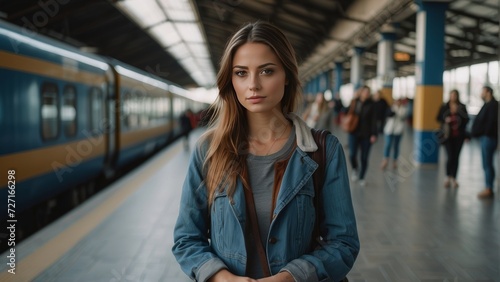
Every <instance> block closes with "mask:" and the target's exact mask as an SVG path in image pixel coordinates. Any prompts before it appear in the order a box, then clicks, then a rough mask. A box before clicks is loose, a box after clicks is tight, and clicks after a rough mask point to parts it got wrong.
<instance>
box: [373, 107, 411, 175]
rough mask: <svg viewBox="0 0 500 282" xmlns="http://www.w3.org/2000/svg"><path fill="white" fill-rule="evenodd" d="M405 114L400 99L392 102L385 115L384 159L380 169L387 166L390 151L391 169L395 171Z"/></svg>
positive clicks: (406, 112)
mask: <svg viewBox="0 0 500 282" xmlns="http://www.w3.org/2000/svg"><path fill="white" fill-rule="evenodd" d="M407 114H408V110H407V108H406V106H405V105H404V104H403V102H402V101H401V100H400V99H398V100H395V101H394V104H393V105H392V106H391V108H390V109H389V111H388V113H387V121H386V124H385V126H384V139H385V142H384V159H383V160H382V164H381V165H380V167H381V168H382V169H385V168H386V167H387V165H388V164H389V157H390V155H391V149H392V150H393V157H392V159H393V163H392V167H393V168H394V169H396V168H397V166H398V157H399V141H401V136H402V135H403V130H404V128H405V120H406V117H407Z"/></svg>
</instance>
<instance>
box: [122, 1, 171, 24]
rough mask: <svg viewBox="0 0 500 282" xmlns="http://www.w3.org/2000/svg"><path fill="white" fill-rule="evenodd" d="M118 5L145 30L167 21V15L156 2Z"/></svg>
mask: <svg viewBox="0 0 500 282" xmlns="http://www.w3.org/2000/svg"><path fill="white" fill-rule="evenodd" d="M117 5H118V7H119V8H121V9H122V10H123V11H125V13H127V14H128V15H129V16H130V17H132V18H133V19H134V20H135V21H136V22H137V23H138V24H139V25H140V26H141V27H144V28H147V27H150V26H153V25H155V24H158V23H160V22H162V21H165V20H166V18H165V13H163V10H162V9H160V6H158V4H157V3H156V0H127V1H119V2H117Z"/></svg>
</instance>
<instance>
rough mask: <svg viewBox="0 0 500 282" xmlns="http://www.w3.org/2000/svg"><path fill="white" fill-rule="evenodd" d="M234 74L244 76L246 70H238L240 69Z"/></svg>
mask: <svg viewBox="0 0 500 282" xmlns="http://www.w3.org/2000/svg"><path fill="white" fill-rule="evenodd" d="M234 74H235V75H237V76H244V75H245V74H246V72H245V71H241V70H240V71H235V72H234Z"/></svg>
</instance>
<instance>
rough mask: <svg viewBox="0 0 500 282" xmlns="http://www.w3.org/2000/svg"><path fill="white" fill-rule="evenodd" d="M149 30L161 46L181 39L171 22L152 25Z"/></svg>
mask: <svg viewBox="0 0 500 282" xmlns="http://www.w3.org/2000/svg"><path fill="white" fill-rule="evenodd" d="M149 32H150V34H151V36H153V37H154V38H155V39H156V40H157V41H158V42H160V44H161V45H162V46H163V47H169V46H172V45H175V44H178V43H179V42H181V41H182V39H181V37H180V36H179V34H178V33H177V30H176V29H175V27H174V25H173V24H172V23H171V22H164V23H161V24H159V25H157V26H154V27H152V28H151V29H150V30H149Z"/></svg>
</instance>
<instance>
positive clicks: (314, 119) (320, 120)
mask: <svg viewBox="0 0 500 282" xmlns="http://www.w3.org/2000/svg"><path fill="white" fill-rule="evenodd" d="M330 113H331V111H330V109H329V107H328V101H326V100H325V97H324V95H323V93H321V92H318V94H316V97H315V98H314V101H313V102H312V103H311V104H310V105H309V106H308V107H307V109H306V111H305V112H304V116H303V118H304V120H305V121H306V123H307V125H308V126H309V127H311V128H320V129H327V130H330V118H331V115H330Z"/></svg>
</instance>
